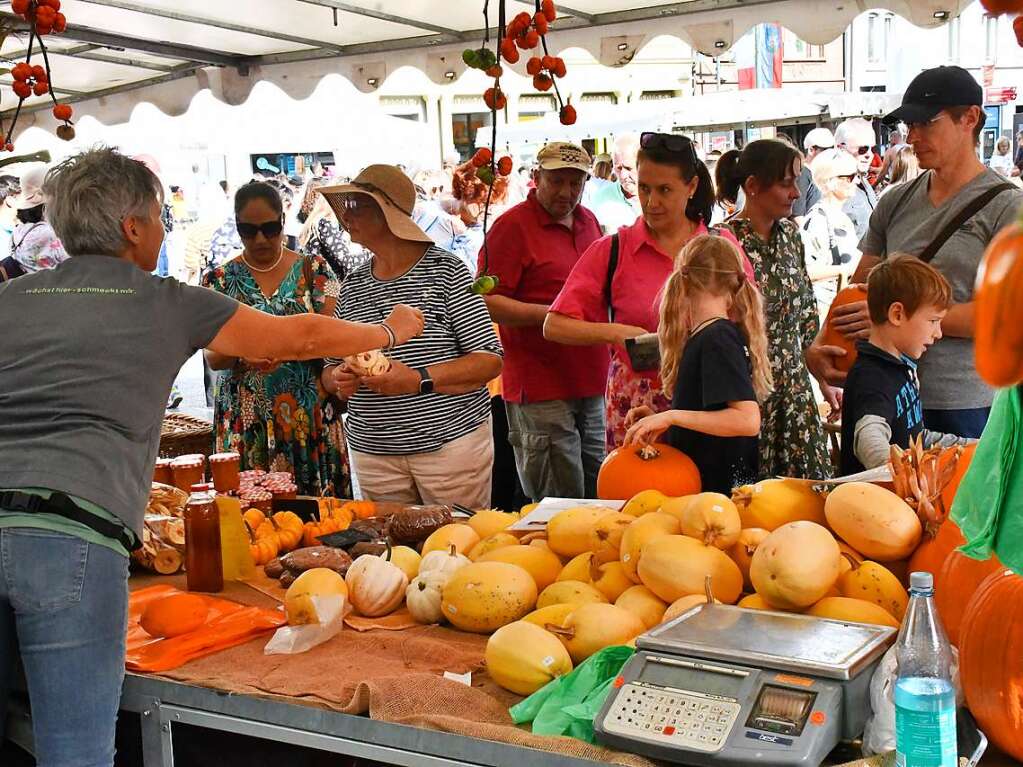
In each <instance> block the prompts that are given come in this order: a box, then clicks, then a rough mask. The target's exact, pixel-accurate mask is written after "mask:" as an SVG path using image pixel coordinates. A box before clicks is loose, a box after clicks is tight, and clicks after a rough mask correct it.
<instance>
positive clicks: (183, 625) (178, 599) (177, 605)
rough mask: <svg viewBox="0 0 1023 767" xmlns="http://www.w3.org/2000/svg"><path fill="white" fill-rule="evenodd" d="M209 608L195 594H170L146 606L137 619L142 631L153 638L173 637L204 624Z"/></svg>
mask: <svg viewBox="0 0 1023 767" xmlns="http://www.w3.org/2000/svg"><path fill="white" fill-rule="evenodd" d="M208 613H209V608H208V607H207V606H206V602H205V601H204V600H203V598H202V597H200V596H196V595H195V594H171V595H170V596H166V597H163V598H162V599H156V600H154V601H152V602H150V603H149V604H148V605H146V608H145V610H143V611H142V616H141V617H140V619H139V625H141V626H142V628H143V630H144V631H145V632H146V633H147V634H149V635H150V636H154V637H175V636H180V635H181V634H187V633H188V632H190V631H195V630H196V629H197V628H199V627H201V626H202V625H203V624H204V623H206V616H207V615H208Z"/></svg>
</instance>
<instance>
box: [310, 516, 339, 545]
mask: <svg viewBox="0 0 1023 767" xmlns="http://www.w3.org/2000/svg"><path fill="white" fill-rule="evenodd" d="M302 528H303V529H302V546H303V547H308V546H319V545H320V543H321V542H320V536H321V535H330V534H331V533H337V532H340V531H342V530H347V529H348V523H347V522H345V521H344V520H343V519H335V518H333V517H328V518H327V519H324V520H321V521H320V522H306V523H305V525H303V526H302Z"/></svg>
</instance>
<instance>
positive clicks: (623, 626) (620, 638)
mask: <svg viewBox="0 0 1023 767" xmlns="http://www.w3.org/2000/svg"><path fill="white" fill-rule="evenodd" d="M547 630H548V631H550V632H551V633H552V634H554V635H555V636H557V637H558V638H559V639H560V640H561V642H562V643H563V644H564V645H565V647H566V649H567V650H568V654H569V655H571V656H572V661H573V662H574V663H582V662H583V661H584V660H586V659H587V658H589V657H590V656H591V655H593V654H594V653H595V652H599V651H600V650H603V649H604V648H605V647H610V646H612V645H623V644H626V643H628V642H631V641H632V640H633V639H635V638H636V637H637V636H639V635H640V634H642V633H643V632H644V631H645V630H646V627H645V626H644V625H643V621H641V620H640V619H639V618H637V617H636V616H635V615H633V614H632V613H630V612H629V611H628V610H623V609H622V608H621V607H615V606H614V605H609V604H585V605H580V606H579V607H578V608H577V609H576V610H575V611H573V612H572V614H571V615H569V616H568V618H567V619H566V620H565V622H564V624H563V625H561V626H555V625H554V624H548V625H547Z"/></svg>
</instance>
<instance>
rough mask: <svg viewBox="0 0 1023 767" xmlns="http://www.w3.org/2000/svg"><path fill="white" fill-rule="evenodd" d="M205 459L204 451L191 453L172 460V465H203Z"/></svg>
mask: <svg viewBox="0 0 1023 767" xmlns="http://www.w3.org/2000/svg"><path fill="white" fill-rule="evenodd" d="M205 460H206V456H204V455H203V454H202V453H190V454H188V455H179V456H178V457H177V458H175V459H174V460H172V461H171V466H202V464H203V461H205Z"/></svg>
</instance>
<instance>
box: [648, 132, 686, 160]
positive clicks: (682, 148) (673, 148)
mask: <svg viewBox="0 0 1023 767" xmlns="http://www.w3.org/2000/svg"><path fill="white" fill-rule="evenodd" d="M639 146H640V148H641V149H664V150H666V151H668V152H674V153H675V154H685V155H687V156H689V157H692V159H693V160H697V159H698V158H697V156H696V147H694V146H693V142H692V141H691V140H690V139H689V137H688V136H681V135H679V134H677V133H653V132H648V133H641V134H640V136H639Z"/></svg>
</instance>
